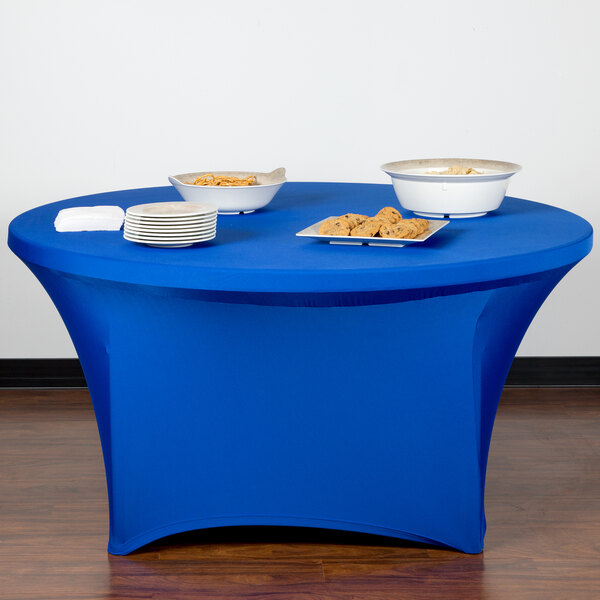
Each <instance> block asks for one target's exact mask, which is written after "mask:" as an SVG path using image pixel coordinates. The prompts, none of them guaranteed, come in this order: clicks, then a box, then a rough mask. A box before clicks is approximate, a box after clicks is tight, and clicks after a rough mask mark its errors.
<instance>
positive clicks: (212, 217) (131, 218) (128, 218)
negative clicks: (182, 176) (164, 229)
mask: <svg viewBox="0 0 600 600" xmlns="http://www.w3.org/2000/svg"><path fill="white" fill-rule="evenodd" d="M216 218H217V213H216V212H213V213H210V214H207V215H195V216H191V217H166V218H162V217H138V216H135V215H126V217H125V221H135V222H137V223H149V224H151V223H160V224H162V223H173V224H174V225H178V224H180V223H202V222H204V221H214V220H215V219H216Z"/></svg>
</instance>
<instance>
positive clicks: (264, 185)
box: [169, 170, 287, 190]
mask: <svg viewBox="0 0 600 600" xmlns="http://www.w3.org/2000/svg"><path fill="white" fill-rule="evenodd" d="M208 173H212V174H214V175H234V176H236V177H240V176H241V177H247V176H248V175H270V173H261V172H259V171H210V170H208V171H194V172H192V173H180V174H179V175H169V181H170V182H171V183H172V184H173V185H175V183H174V182H173V181H172V180H173V179H174V180H175V182H177V183H178V184H179V185H183V186H186V187H189V188H194V189H210V190H249V189H256V188H267V187H273V186H276V185H282V184H284V183H285V182H286V181H287V178H286V176H285V175H283V177H282V178H281V180H280V181H276V182H275V183H258V184H254V185H194V184H193V183H186V182H185V181H181V178H182V177H200V176H201V175H207V174H208Z"/></svg>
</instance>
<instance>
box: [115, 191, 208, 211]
mask: <svg viewBox="0 0 600 600" xmlns="http://www.w3.org/2000/svg"><path fill="white" fill-rule="evenodd" d="M194 187H196V186H194ZM216 211H217V207H216V206H215V205H214V204H206V203H200V202H152V203H150V204H137V205H136V206H130V207H129V208H128V209H127V211H126V212H125V214H126V215H131V216H138V217H155V218H161V219H169V218H181V217H193V216H200V215H212V214H215V213H216Z"/></svg>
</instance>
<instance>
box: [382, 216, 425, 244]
mask: <svg viewBox="0 0 600 600" xmlns="http://www.w3.org/2000/svg"><path fill="white" fill-rule="evenodd" d="M415 231H416V228H415V226H414V225H410V224H409V223H407V222H406V221H404V220H403V221H400V223H393V224H392V223H386V224H385V225H382V226H381V229H380V230H379V235H380V236H381V237H382V238H402V239H405V240H410V239H412V238H414V237H415V236H416V235H417V234H416V233H415Z"/></svg>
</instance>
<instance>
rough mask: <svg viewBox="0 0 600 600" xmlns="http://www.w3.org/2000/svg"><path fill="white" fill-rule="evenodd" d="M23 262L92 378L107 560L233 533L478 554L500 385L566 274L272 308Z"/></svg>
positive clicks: (550, 273)
mask: <svg viewBox="0 0 600 600" xmlns="http://www.w3.org/2000/svg"><path fill="white" fill-rule="evenodd" d="M28 266H29V268H30V269H31V270H32V271H33V272H34V273H35V275H36V276H37V277H38V279H39V280H40V282H41V283H42V284H43V286H44V287H45V288H46V290H47V291H48V293H49V294H50V296H51V297H52V299H53V301H54V303H55V305H56V306H57V308H58V310H59V312H60V313H61V316H62V318H63V320H64V322H65V324H66V326H67V328H68V330H69V333H70V335H71V337H72V340H73V342H74V344H75V348H76V350H77V353H78V355H79V358H80V360H81V364H82V367H83V370H84V373H85V376H86V380H87V383H88V385H89V389H90V393H91V397H92V401H93V404H94V410H95V414H96V418H97V422H98V429H99V432H100V439H101V442H102V450H103V454H104V462H105V467H106V477H107V488H108V498H109V508H110V510H109V513H110V539H109V546H108V549H109V552H111V553H113V554H127V553H129V552H131V551H133V550H135V549H137V548H139V547H141V546H143V545H144V544H147V543H149V542H151V541H153V540H156V539H158V538H160V537H163V536H166V535H170V534H174V533H177V532H181V531H187V530H193V529H202V528H207V527H218V526H224V525H287V526H309V527H321V528H334V529H345V530H352V531H359V532H367V533H376V534H383V535H386V536H394V537H398V538H404V539H409V540H414V541H419V542H425V543H432V544H437V545H442V546H447V547H452V548H456V549H459V550H462V551H464V552H469V553H476V552H480V551H481V550H482V548H483V539H484V534H485V517H484V485H485V472H486V463H487V456H488V449H489V444H490V438H491V433H492V426H493V422H494V418H495V414H496V409H497V405H498V401H499V398H500V394H501V392H502V387H503V384H504V380H505V378H506V375H507V373H508V370H509V368H510V365H511V362H512V360H513V357H514V355H515V352H516V350H517V347H518V345H519V343H520V341H521V338H522V336H523V334H524V333H525V331H526V329H527V327H528V325H529V323H530V322H531V319H532V318H533V316H534V315H535V313H536V312H537V310H538V308H539V307H540V305H541V304H542V302H543V301H544V299H545V298H546V296H547V295H548V293H549V292H550V291H551V290H552V288H553V287H554V286H555V285H556V283H557V282H558V281H559V280H560V279H561V278H562V276H563V275H564V274H565V273H566V272H567V271H568V270H569V268H570V267H565V268H561V269H556V270H552V271H546V272H543V273H540V274H537V275H533V276H531V277H526V278H520V279H515V280H509V281H503V282H497V283H495V284H488V285H487V286H485V287H479V288H477V287H476V286H471V287H469V286H463V287H462V288H456V289H452V288H448V289H445V290H443V289H440V290H435V291H432V290H427V289H426V290H420V291H414V290H413V291H411V293H410V294H408V295H403V294H402V293H401V292H395V293H392V292H389V293H388V296H386V294H385V293H383V292H382V293H380V294H379V295H380V296H381V301H382V302H386V303H383V304H378V303H376V302H375V300H376V299H377V298H376V296H377V294H376V293H374V295H373V296H372V297H371V300H369V302H373V303H368V302H367V303H358V304H359V305H357V306H352V305H345V304H352V303H351V302H345V301H344V299H343V294H342V295H338V300H337V301H334V300H335V299H333V300H330V301H326V302H323V304H325V305H323V306H319V302H318V301H316V300H312V301H298V303H297V305H293V304H294V303H293V302H291V303H286V302H281V303H282V304H292V305H282V306H273V305H266V304H265V303H258V302H257V303H248V302H252V300H251V299H250V298H246V301H247V302H239V301H236V299H235V298H234V297H231V298H229V299H228V298H225V297H223V298H221V299H220V300H223V301H214V298H212V299H207V296H206V294H204V293H203V292H200V291H198V292H193V291H190V290H177V289H165V288H158V287H156V288H155V287H149V286H141V285H134V284H125V283H114V282H108V281H104V280H98V279H92V278H86V277H80V276H74V275H67V274H64V273H61V272H58V271H53V270H51V269H48V268H45V267H40V266H37V265H34V264H31V263H29V264H28ZM390 294H391V295H390ZM394 294H395V295H394ZM386 297H387V300H385V298H386ZM238 300H239V299H238ZM336 304H337V305H336ZM360 304H362V305H360Z"/></svg>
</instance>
